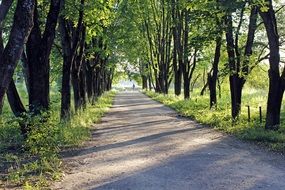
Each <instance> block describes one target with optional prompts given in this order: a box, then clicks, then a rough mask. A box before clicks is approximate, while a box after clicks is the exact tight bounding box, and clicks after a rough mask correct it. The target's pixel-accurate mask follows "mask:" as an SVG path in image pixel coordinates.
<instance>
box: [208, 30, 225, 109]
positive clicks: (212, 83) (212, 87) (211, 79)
mask: <svg viewBox="0 0 285 190" xmlns="http://www.w3.org/2000/svg"><path fill="white" fill-rule="evenodd" d="M221 47H222V37H221V36H218V37H217V38H216V49H215V58H214V62H213V68H212V73H211V72H210V73H209V74H208V84H209V91H210V108H212V107H213V106H215V105H217V80H218V72H219V62H220V57H221Z"/></svg>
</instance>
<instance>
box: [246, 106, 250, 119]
mask: <svg viewBox="0 0 285 190" xmlns="http://www.w3.org/2000/svg"><path fill="white" fill-rule="evenodd" d="M247 116H248V122H250V106H249V105H248V106H247Z"/></svg>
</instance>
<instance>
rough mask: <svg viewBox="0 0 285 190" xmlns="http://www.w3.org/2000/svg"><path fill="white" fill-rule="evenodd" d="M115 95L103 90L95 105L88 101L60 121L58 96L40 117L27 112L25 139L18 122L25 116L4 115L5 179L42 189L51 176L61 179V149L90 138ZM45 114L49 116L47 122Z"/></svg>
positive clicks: (0, 150) (1, 151) (0, 153)
mask: <svg viewBox="0 0 285 190" xmlns="http://www.w3.org/2000/svg"><path fill="white" fill-rule="evenodd" d="M114 95H115V92H114V91H110V92H106V93H104V94H103V95H102V96H101V97H100V98H98V99H97V100H96V103H95V104H94V105H91V104H89V105H87V107H86V109H85V110H82V111H80V112H78V113H76V114H74V116H73V117H72V119H71V120H70V121H68V122H61V121H60V118H59V114H58V110H59V107H60V104H59V101H58V99H56V98H55V99H54V103H52V104H51V110H50V111H49V112H45V113H42V115H41V117H31V116H29V115H25V117H28V119H25V121H26V122H27V121H28V122H29V126H30V128H31V129H32V130H31V131H30V132H29V133H28V134H27V138H26V139H24V138H23V137H22V135H21V130H20V127H19V123H18V121H19V120H21V119H23V118H17V119H15V118H13V117H12V116H11V117H9V116H7V117H5V119H2V120H1V125H2V126H3V127H1V128H0V137H1V138H0V143H1V147H0V161H1V165H0V169H1V170H2V172H1V173H2V174H5V175H3V176H2V179H1V180H2V183H4V184H13V185H21V184H23V185H24V186H23V187H24V188H25V189H37V188H39V189H40V188H42V187H47V186H48V184H49V180H58V179H60V177H61V175H62V172H63V171H62V169H63V167H62V161H61V158H60V151H61V150H64V149H67V148H76V147H78V146H80V145H82V143H83V142H84V141H86V140H88V139H89V138H90V134H91V133H90V131H91V129H92V128H91V127H92V126H93V125H94V124H96V123H98V122H99V121H100V119H101V117H102V116H103V115H104V113H105V112H106V111H107V110H108V108H109V107H110V106H111V105H112V103H113V97H114ZM52 110H54V111H52ZM43 118H46V119H45V121H44V122H43V121H42V119H43ZM4 184H2V185H4ZM0 187H1V186H0ZM2 187H4V186H2Z"/></svg>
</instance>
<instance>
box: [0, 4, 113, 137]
mask: <svg viewBox="0 0 285 190" xmlns="http://www.w3.org/2000/svg"><path fill="white" fill-rule="evenodd" d="M0 3H1V4H0V110H2V109H3V105H4V99H5V95H7V100H8V103H9V105H10V107H11V110H12V111H13V113H14V115H15V116H17V117H19V116H22V115H23V114H26V113H29V114H31V115H40V114H41V113H43V112H46V111H48V110H49V109H50V104H51V102H50V93H51V92H50V91H51V90H50V83H51V75H52V74H54V73H52V72H56V74H57V75H59V76H60V77H59V79H60V81H61V89H60V92H61V111H60V112H61V114H60V115H61V119H62V120H63V121H68V120H69V119H70V117H71V116H72V114H71V106H72V99H71V98H72V94H73V97H74V99H73V102H74V109H75V111H79V110H81V109H84V108H85V107H86V104H87V103H88V102H90V103H95V100H96V99H97V98H98V97H99V96H100V95H102V93H103V92H104V91H108V90H110V89H111V87H112V77H113V74H114V69H113V67H111V66H110V65H109V63H110V57H111V56H112V55H111V52H110V50H109V47H108V46H109V45H108V43H109V42H108V38H107V37H106V36H107V35H106V34H107V33H108V27H109V25H110V23H111V21H112V19H113V9H114V5H115V1H108V0H105V1H100V2H96V3H95V2H92V1H88V0H50V1H45V0H18V1H15V0H2V1H0ZM51 60H55V61H53V62H52V63H51ZM18 63H19V64H21V66H22V68H23V69H22V70H21V71H20V72H21V73H22V75H23V76H24V80H25V85H26V89H27V94H28V105H29V106H28V108H26V106H25V105H24V104H23V102H22V100H21V95H20V94H19V93H18V90H17V85H16V84H15V81H14V79H13V76H14V75H15V74H16V72H19V71H15V69H16V68H17V65H18V66H19V64H18ZM54 67H60V69H59V71H54V70H53V68H54ZM72 91H73V92H72ZM21 128H22V129H21V130H22V132H23V134H26V133H27V132H28V130H29V129H28V126H27V125H23V124H22V125H21Z"/></svg>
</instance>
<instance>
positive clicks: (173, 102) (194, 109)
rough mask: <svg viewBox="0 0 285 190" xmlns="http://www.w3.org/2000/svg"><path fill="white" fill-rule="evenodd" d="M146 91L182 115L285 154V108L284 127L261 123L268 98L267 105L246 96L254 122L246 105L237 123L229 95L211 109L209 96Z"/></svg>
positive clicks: (284, 115)
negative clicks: (269, 128)
mask: <svg viewBox="0 0 285 190" xmlns="http://www.w3.org/2000/svg"><path fill="white" fill-rule="evenodd" d="M144 93H145V94H146V95H147V96H149V97H151V98H152V99H154V100H156V101H158V102H161V103H163V104H165V105H167V106H169V107H171V108H173V109H174V110H176V111H177V112H178V113H180V114H181V115H183V116H186V117H190V118H191V119H194V120H196V121H197V122H199V123H201V124H206V125H209V126H211V127H214V128H216V129H219V130H222V131H224V132H226V133H229V134H233V135H235V136H237V137H239V138H241V139H244V140H248V141H253V142H256V143H260V144H262V145H265V146H267V147H269V148H270V149H272V150H275V151H278V152H282V153H285V125H284V124H285V110H284V108H283V110H282V113H281V117H282V118H281V120H282V121H281V127H280V129H279V130H278V131H267V130H265V129H264V125H263V124H260V122H259V111H258V110H259V106H260V105H262V106H263V107H265V103H266V100H263V104H261V103H260V102H261V100H260V99H258V100H257V99H256V98H255V99H254V98H250V97H249V96H246V98H245V99H246V100H247V101H248V102H250V105H251V112H252V113H251V122H248V117H247V108H246V107H243V109H242V112H241V115H240V117H239V120H238V121H237V122H236V123H234V124H233V123H232V119H231V115H230V112H231V110H230V106H229V105H230V104H229V102H228V100H227V101H226V98H225V99H220V100H219V103H218V104H219V105H218V107H217V108H216V109H212V110H210V109H209V97H207V96H203V97H202V96H195V97H194V98H192V99H190V100H184V99H183V98H182V97H177V96H175V95H173V94H170V95H163V94H157V93H155V92H152V91H146V92H144ZM254 97H256V96H254ZM283 107H284V106H283ZM263 112H264V111H263ZM264 113H265V112H264ZM263 123H264V121H263Z"/></svg>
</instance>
